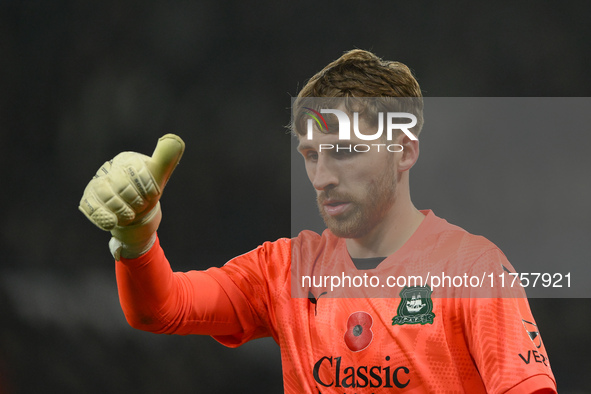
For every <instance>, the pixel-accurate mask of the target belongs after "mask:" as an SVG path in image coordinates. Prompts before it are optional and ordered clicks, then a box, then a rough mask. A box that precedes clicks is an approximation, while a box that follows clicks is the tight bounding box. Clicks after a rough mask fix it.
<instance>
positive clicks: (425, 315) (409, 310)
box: [392, 286, 435, 325]
mask: <svg viewBox="0 0 591 394" xmlns="http://www.w3.org/2000/svg"><path fill="white" fill-rule="evenodd" d="M431 293H433V291H432V290H431V288H430V287H429V286H413V287H405V288H404V289H402V291H401V292H400V304H399V305H398V315H397V316H394V317H393V318H392V325H396V324H399V325H403V324H427V323H429V324H433V319H434V318H435V314H434V313H433V301H432V300H431Z"/></svg>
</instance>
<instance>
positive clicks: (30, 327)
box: [0, 0, 591, 393]
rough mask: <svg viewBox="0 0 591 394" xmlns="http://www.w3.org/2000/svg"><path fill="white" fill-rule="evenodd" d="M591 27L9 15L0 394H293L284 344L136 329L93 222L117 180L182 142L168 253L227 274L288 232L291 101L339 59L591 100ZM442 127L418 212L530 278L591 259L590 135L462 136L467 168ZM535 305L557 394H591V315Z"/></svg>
mask: <svg viewBox="0 0 591 394" xmlns="http://www.w3.org/2000/svg"><path fill="white" fill-rule="evenodd" d="M590 11H591V3H589V2H584V1H562V2H559V3H558V2H540V1H520V2H508V1H507V2H505V1H500V2H473V1H465V0H462V1H456V2H453V3H450V2H441V3H432V2H422V1H409V2H404V3H400V2H393V1H372V2H316V1H315V2H311V1H298V2H277V1H259V2H256V3H254V2H245V1H223V2H221V1H212V0H207V1H194V2H189V1H169V2H157V1H141V2H140V1H130V0H124V1H112V0H107V1H103V2H101V3H100V5H93V4H92V3H91V2H75V1H59V0H56V1H51V2H41V1H29V2H20V1H11V0H0V132H1V136H2V139H1V141H0V158H1V160H2V161H1V164H2V168H4V169H5V171H6V172H5V173H4V174H5V175H4V177H3V183H2V184H3V185H4V186H3V192H2V197H1V198H2V204H1V209H2V211H1V212H0V214H1V216H0V217H1V220H0V248H1V255H2V260H1V263H0V393H3V392H6V393H33V392H67V393H78V392H86V393H95V392H96V393H107V392H108V393H123V392H125V393H163V392H175V393H189V392H191V393H194V392H204V393H208V392H220V393H229V392H261V393H262V392H281V391H282V383H281V367H280V356H279V349H278V347H277V346H276V345H275V344H274V342H272V341H270V340H257V341H254V342H253V343H249V344H247V345H245V346H243V347H241V348H239V349H226V348H224V347H222V346H221V345H219V344H217V343H216V342H215V341H214V340H213V339H211V338H207V337H196V336H189V337H178V336H157V335H153V334H149V333H143V332H140V331H137V330H134V329H132V328H130V327H129V326H128V325H127V324H126V322H125V320H124V317H123V315H122V312H121V310H120V307H119V303H118V299H117V290H116V284H115V277H114V269H113V262H112V258H111V256H110V254H109V251H108V248H107V242H108V239H109V236H108V234H107V233H104V232H101V231H99V230H98V229H96V228H94V227H93V226H92V225H91V224H90V223H88V221H87V220H86V219H85V218H84V216H83V215H82V214H81V213H79V212H78V210H77V206H78V202H79V199H80V196H81V194H82V191H83V189H84V187H85V185H86V183H87V182H88V180H89V179H90V177H91V176H92V175H93V174H94V172H95V171H96V170H97V169H98V167H99V166H100V165H101V164H102V163H103V162H104V161H105V160H108V159H110V158H112V157H113V156H115V155H116V154H117V153H119V152H120V151H124V150H133V151H138V152H142V153H146V154H150V153H151V152H152V150H153V148H154V146H155V143H156V140H157V138H158V137H160V136H161V135H162V134H165V133H168V132H174V133H177V134H179V135H180V136H182V138H183V139H184V140H185V142H186V144H187V150H186V153H185V157H184V158H183V160H182V162H181V165H180V166H179V167H178V169H177V171H176V173H175V175H174V176H173V178H172V180H171V182H170V183H169V185H168V187H167V190H166V193H165V195H164V197H163V199H162V204H163V211H164V219H163V222H162V225H161V230H160V237H161V241H162V245H163V247H164V248H165V250H166V251H167V256H168V257H169V259H170V260H171V262H172V264H173V268H174V269H175V270H189V269H204V268H207V267H209V266H212V265H215V266H220V265H222V264H223V263H224V262H225V261H226V260H228V259H229V258H231V257H234V256H236V255H238V254H241V253H243V252H245V251H248V250H250V249H252V248H254V247H256V246H257V245H258V244H260V243H261V242H263V241H265V240H274V239H277V238H279V237H282V236H289V234H290V137H289V136H288V135H287V134H286V130H285V127H284V126H285V125H287V123H288V122H289V117H290V110H289V107H290V98H291V97H292V96H294V95H295V94H297V91H298V88H300V87H301V86H302V84H303V83H305V81H306V80H307V78H309V77H310V76H312V75H313V74H314V73H315V72H316V71H318V70H319V69H321V68H322V67H324V65H326V64H327V63H328V62H330V61H332V60H334V59H335V58H337V57H339V56H340V55H341V54H342V53H343V52H344V51H346V50H349V49H352V48H362V49H368V50H372V51H374V52H375V53H377V54H378V55H379V56H381V57H383V58H386V59H391V60H399V61H402V62H404V63H406V64H408V65H409V66H410V67H411V68H412V69H413V70H414V72H415V73H416V75H417V77H418V80H419V82H420V83H421V86H422V88H423V91H424V94H425V95H426V96H432V97H455V96H458V97H487V96H492V97H510V96H516V97H538V96H539V97H543V96H549V97H585V96H589V93H590V92H591V73H589V69H590V68H591V55H590V51H589V47H590V44H591V24H589V23H588V17H589V14H590ZM586 108H587V109H588V108H589V107H586ZM436 132H437V125H434V124H431V125H429V124H428V123H427V124H426V126H425V131H424V136H423V139H422V145H421V146H422V157H421V160H420V166H419V165H418V167H417V170H416V172H417V174H424V175H425V176H424V177H423V178H422V179H421V178H420V177H419V176H416V177H414V178H413V182H412V183H413V187H414V185H415V184H416V185H417V187H416V191H415V192H416V193H417V194H416V195H415V203H416V204H417V206H418V207H419V208H433V209H435V211H436V213H437V214H438V215H440V216H442V217H445V218H447V219H448V220H449V221H451V222H453V223H456V224H458V225H461V226H464V227H465V228H466V229H468V230H469V231H473V232H476V233H479V234H483V235H485V236H487V237H489V238H490V239H491V240H493V241H494V242H495V243H497V244H498V245H499V246H500V247H501V249H503V250H504V251H505V252H506V254H507V256H508V257H509V260H511V261H512V262H513V264H514V265H515V266H516V267H519V260H528V259H529V256H535V257H532V258H535V259H542V260H544V259H545V257H544V256H548V254H547V253H545V252H546V251H547V252H549V253H551V254H550V256H552V257H547V258H546V259H547V260H550V259H555V257H554V255H557V256H560V257H561V258H562V259H564V261H581V264H587V263H590V262H591V261H589V260H591V258H590V254H589V247H588V242H589V238H590V235H591V230H590V229H589V225H588V219H589V218H590V217H591V210H590V207H589V201H591V192H590V188H591V185H590V181H589V176H588V170H589V169H590V167H591V163H590V161H589V158H588V156H589V154H588V151H587V149H588V148H589V147H590V146H591V137H590V135H591V133H589V127H587V128H586V129H585V128H583V129H576V130H573V129H572V128H568V125H566V126H565V127H564V128H561V129H557V130H555V133H553V134H546V135H540V134H539V133H536V131H535V130H524V134H523V135H521V136H519V138H517V139H516V140H513V139H511V138H509V137H508V136H503V137H499V139H497V140H494V139H493V138H491V137H490V135H489V134H487V135H488V137H483V138H485V139H484V140H482V139H481V138H480V137H479V134H478V130H475V132H474V133H472V134H470V133H469V131H468V132H466V131H465V130H464V131H462V132H463V133H464V134H460V135H461V137H459V136H458V135H456V136H450V138H451V141H452V142H451V143H450V146H451V147H452V148H451V149H450V150H448V151H444V150H442V149H437V148H439V147H440V145H441V144H445V143H446V141H447V142H449V140H446V138H444V137H442V136H441V135H439V136H437V137H433V139H432V140H431V141H432V142H431V143H430V142H429V135H430V133H431V135H436ZM467 136H470V137H469V138H468V137H467ZM565 141H566V143H565ZM462 143H463V144H464V145H462ZM430 144H431V145H430ZM474 144H477V145H474ZM495 144H496V145H495ZM519 144H522V146H523V147H525V146H527V147H528V148H529V150H523V154H521V155H519V152H520V145H519ZM532 144H533V145H532ZM474 146H479V148H478V149H481V151H479V150H478V149H474ZM507 146H512V147H513V148H512V149H511V150H510V152H511V154H510V155H509V159H508V160H511V161H510V165H507V162H505V156H504V155H505V154H506V152H505V150H504V149H502V148H503V147H507ZM532 146H533V148H532ZM423 147H424V149H423ZM430 147H431V148H430ZM537 147H540V149H537ZM552 147H556V148H555V149H554V148H552ZM471 148H472V149H471ZM429 152H433V154H432V155H430V154H429ZM442 152H445V153H442ZM529 155H532V156H531V160H530V156H529ZM429 157H431V159H429ZM499 163H504V164H503V165H502V166H500V165H499ZM434 180H436V181H437V182H436V183H435V184H436V185H437V187H436V188H430V187H429V186H430V185H432V183H431V181H434ZM446 185H447V186H446ZM419 192H420V193H419ZM524 196H533V197H531V198H530V197H528V198H525V197H524ZM310 198H312V191H311V189H310ZM545 263H548V261H546V262H545ZM551 263H554V264H556V265H557V266H558V267H560V264H561V261H551ZM556 270H559V269H558V268H557V269H556ZM579 279H580V280H590V279H591V278H588V277H586V278H579ZM530 303H531V307H532V309H533V312H534V315H535V317H536V320H537V322H538V324H539V326H540V328H541V332H542V335H543V339H544V342H545V345H546V348H547V350H548V353H549V355H550V360H551V363H552V367H553V371H554V373H555V376H556V378H557V380H558V384H559V392H561V393H585V392H591V389H590V387H591V383H590V382H589V377H588V371H590V370H591V362H590V361H589V356H588V355H589V353H591V352H590V351H591V339H590V338H589V335H588V332H589V325H590V323H591V317H590V316H589V312H590V311H591V300H590V299H553V298H543V299H538V298H536V299H532V300H531V302H530Z"/></svg>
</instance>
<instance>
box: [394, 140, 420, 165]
mask: <svg viewBox="0 0 591 394" xmlns="http://www.w3.org/2000/svg"><path fill="white" fill-rule="evenodd" d="M398 143H399V144H400V145H402V152H401V153H402V155H401V156H400V159H399V160H398V170H399V171H401V172H403V171H408V170H410V169H411V168H412V166H414V164H415V163H416V162H417V160H418V159H419V141H418V140H411V139H410V138H408V136H406V135H404V134H403V137H402V140H401V141H399V142H398Z"/></svg>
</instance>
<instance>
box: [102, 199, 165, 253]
mask: <svg viewBox="0 0 591 394" xmlns="http://www.w3.org/2000/svg"><path fill="white" fill-rule="evenodd" d="M161 219H162V211H161V210H160V202H158V203H157V204H156V206H155V207H154V208H153V209H152V210H151V211H150V212H149V213H148V214H147V215H146V216H144V217H143V218H142V220H141V221H140V222H138V223H134V224H132V225H129V226H117V227H115V228H114V229H113V230H111V235H112V236H113V238H111V240H110V241H109V249H110V250H111V254H112V255H113V257H114V258H115V260H120V259H121V257H124V258H127V259H134V258H137V257H139V256H141V255H142V254H144V253H146V252H148V251H149V250H150V248H151V247H152V246H153V245H154V242H156V230H158V226H159V225H160V220H161Z"/></svg>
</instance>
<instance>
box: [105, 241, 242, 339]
mask: <svg viewBox="0 0 591 394" xmlns="http://www.w3.org/2000/svg"><path fill="white" fill-rule="evenodd" d="M116 275H117V286H118V290H119V299H120V302H121V307H122V309H123V312H124V314H125V317H126V319H127V321H128V322H129V324H130V325H131V326H132V327H134V328H137V329H141V330H145V331H150V332H154V333H167V334H205V335H237V334H239V333H240V332H241V331H242V327H243V323H244V322H241V321H240V318H239V316H238V315H237V314H236V312H235V309H234V306H233V304H232V302H231V301H230V299H229V297H228V295H227V294H226V292H225V291H224V288H223V287H222V286H221V285H220V284H219V282H218V281H217V280H216V279H214V278H213V277H212V276H211V275H209V274H207V273H206V271H189V272H173V271H172V269H171V267H170V264H169V262H168V260H167V259H166V257H165V255H164V252H163V250H162V248H161V247H160V243H159V241H158V240H156V243H155V244H154V246H153V247H152V248H151V249H150V251H149V252H148V253H146V254H144V255H143V256H140V257H139V258H137V259H121V261H117V262H116ZM243 319H244V318H243Z"/></svg>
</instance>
